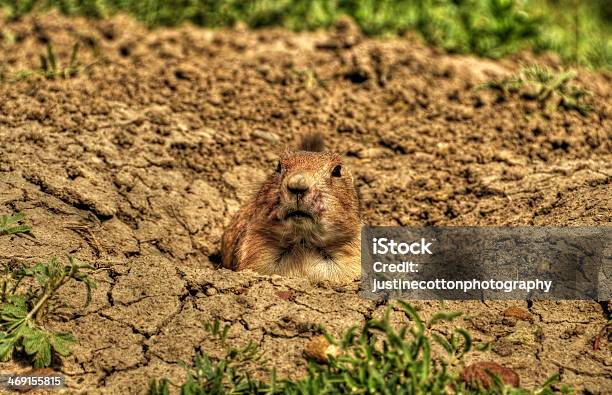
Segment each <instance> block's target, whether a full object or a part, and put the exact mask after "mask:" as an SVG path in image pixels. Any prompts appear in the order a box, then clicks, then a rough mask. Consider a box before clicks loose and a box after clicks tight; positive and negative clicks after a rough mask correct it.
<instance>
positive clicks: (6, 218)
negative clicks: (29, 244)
mask: <svg viewBox="0 0 612 395" xmlns="http://www.w3.org/2000/svg"><path fill="white" fill-rule="evenodd" d="M24 219H25V214H23V213H18V214H16V215H12V216H10V215H2V216H0V235H12V234H18V233H29V232H31V231H32V228H31V227H30V226H29V225H25V224H20V222H23V220H24Z"/></svg>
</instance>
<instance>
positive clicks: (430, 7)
mask: <svg viewBox="0 0 612 395" xmlns="http://www.w3.org/2000/svg"><path fill="white" fill-rule="evenodd" d="M52 7H56V8H58V9H60V10H61V11H62V12H63V13H65V14H68V15H86V16H91V17H98V18H106V17H108V16H110V15H112V14H113V13H116V12H127V13H129V14H131V15H134V16H135V17H136V18H137V19H139V20H141V21H143V22H144V23H146V24H147V25H149V26H151V27H153V26H159V25H168V26H170V25H177V24H180V23H182V22H192V23H195V24H197V25H202V26H209V27H220V26H231V25H233V24H235V23H236V22H238V21H242V22H245V23H247V24H248V25H249V26H251V27H253V28H258V27H263V26H275V25H278V26H285V27H287V28H289V29H293V30H309V29H316V28H321V27H323V28H325V27H329V26H330V25H332V24H333V23H334V21H335V20H337V19H338V17H339V16H341V15H350V16H352V17H353V18H354V19H355V20H356V22H357V23H358V24H359V25H360V26H361V28H362V30H363V31H364V32H365V33H366V34H369V35H384V34H401V33H403V32H406V31H416V32H418V33H419V34H420V35H421V36H422V37H423V38H424V39H425V40H426V41H427V42H429V43H430V44H432V45H435V46H438V47H442V48H445V49H447V50H449V51H452V52H458V53H474V54H477V55H481V56H487V57H494V58H496V57H500V56H505V55H508V54H511V53H515V52H517V51H519V50H522V49H525V48H532V49H534V50H536V51H544V50H552V51H555V52H557V53H559V55H560V56H561V57H562V58H563V59H564V60H566V61H567V62H572V63H574V64H581V65H587V66H594V67H612V42H611V41H612V40H610V38H611V37H612V27H611V25H612V23H610V22H611V21H612V12H611V11H610V7H609V3H608V0H592V1H588V2H587V1H579V0H395V1H392V0H378V1H377V0H175V1H167V0H165V1H164V0H0V8H4V9H6V10H7V12H8V14H9V15H10V16H12V17H19V16H22V15H25V14H28V13H31V12H33V11H44V10H46V9H49V8H52Z"/></svg>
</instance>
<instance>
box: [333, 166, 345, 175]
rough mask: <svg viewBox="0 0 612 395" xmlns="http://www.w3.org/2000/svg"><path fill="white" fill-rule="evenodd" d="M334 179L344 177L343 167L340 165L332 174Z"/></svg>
mask: <svg viewBox="0 0 612 395" xmlns="http://www.w3.org/2000/svg"><path fill="white" fill-rule="evenodd" d="M331 175H332V177H342V166H340V165H338V166H336V167H334V169H333V170H332V173H331Z"/></svg>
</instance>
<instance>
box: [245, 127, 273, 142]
mask: <svg viewBox="0 0 612 395" xmlns="http://www.w3.org/2000/svg"><path fill="white" fill-rule="evenodd" d="M251 137H252V138H253V139H261V140H264V141H267V142H269V143H272V144H277V143H278V142H279V141H280V138H279V137H278V135H276V134H274V133H272V132H267V131H265V130H261V129H255V130H253V131H252V132H251Z"/></svg>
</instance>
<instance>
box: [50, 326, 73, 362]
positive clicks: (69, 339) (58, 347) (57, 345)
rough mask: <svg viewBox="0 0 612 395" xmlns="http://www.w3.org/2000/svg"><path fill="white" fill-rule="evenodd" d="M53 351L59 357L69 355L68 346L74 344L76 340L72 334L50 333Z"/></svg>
mask: <svg viewBox="0 0 612 395" xmlns="http://www.w3.org/2000/svg"><path fill="white" fill-rule="evenodd" d="M50 341H51V345H52V346H53V350H54V351H55V352H57V353H58V354H59V355H61V356H64V357H65V356H68V355H70V352H71V351H70V345H71V344H74V343H76V338H75V337H74V335H73V334H72V333H68V332H60V333H52V334H51V337H50Z"/></svg>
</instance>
